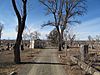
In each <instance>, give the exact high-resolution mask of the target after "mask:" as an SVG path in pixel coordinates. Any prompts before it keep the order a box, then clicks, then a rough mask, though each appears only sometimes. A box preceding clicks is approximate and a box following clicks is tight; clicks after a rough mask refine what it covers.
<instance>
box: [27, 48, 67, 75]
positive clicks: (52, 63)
mask: <svg viewBox="0 0 100 75" xmlns="http://www.w3.org/2000/svg"><path fill="white" fill-rule="evenodd" d="M38 57H39V59H38V60H36V61H35V64H33V66H32V69H31V70H30V71H29V73H28V74H27V75H67V74H66V73H65V71H64V69H63V64H61V63H59V61H58V59H57V55H56V50H55V49H44V50H43V52H42V53H41V54H40V55H39V56H38Z"/></svg>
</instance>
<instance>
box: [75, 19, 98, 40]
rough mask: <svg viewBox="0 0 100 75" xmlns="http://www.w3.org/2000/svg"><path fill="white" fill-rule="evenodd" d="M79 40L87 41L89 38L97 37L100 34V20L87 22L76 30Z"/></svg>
mask: <svg viewBox="0 0 100 75" xmlns="http://www.w3.org/2000/svg"><path fill="white" fill-rule="evenodd" d="M74 32H75V34H76V36H77V39H81V40H87V39H88V36H89V35H91V36H93V37H95V36H96V35H98V34H100V18H96V19H93V20H89V21H86V22H84V23H82V24H80V25H77V26H76V27H75V28H74Z"/></svg>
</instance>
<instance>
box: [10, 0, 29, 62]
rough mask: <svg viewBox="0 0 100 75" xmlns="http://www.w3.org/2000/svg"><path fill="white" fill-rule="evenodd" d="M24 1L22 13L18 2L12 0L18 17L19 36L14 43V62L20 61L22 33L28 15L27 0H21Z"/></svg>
mask: <svg viewBox="0 0 100 75" xmlns="http://www.w3.org/2000/svg"><path fill="white" fill-rule="evenodd" d="M21 2H22V4H23V5H22V14H21V13H20V12H19V10H18V8H17V4H16V0H12V5H13V8H14V11H15V14H16V16H17V19H18V33H17V38H16V42H15V45H14V62H15V63H20V61H21V59H20V45H21V40H22V34H23V30H24V28H25V21H26V16H27V0H21Z"/></svg>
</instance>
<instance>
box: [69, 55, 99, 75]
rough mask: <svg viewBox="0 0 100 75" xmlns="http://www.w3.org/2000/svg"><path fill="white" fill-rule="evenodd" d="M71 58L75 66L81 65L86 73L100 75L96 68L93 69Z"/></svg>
mask: <svg viewBox="0 0 100 75" xmlns="http://www.w3.org/2000/svg"><path fill="white" fill-rule="evenodd" d="M70 58H71V60H72V61H73V62H74V63H75V64H77V65H79V66H80V67H81V68H82V69H83V70H84V71H85V72H86V73H90V74H92V75H100V72H99V71H97V70H96V69H95V68H93V67H91V66H90V65H88V64H86V63H85V62H82V61H80V60H79V59H77V58H76V57H73V56H70Z"/></svg>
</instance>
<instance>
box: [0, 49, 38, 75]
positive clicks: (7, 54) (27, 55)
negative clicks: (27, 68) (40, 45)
mask: <svg viewBox="0 0 100 75" xmlns="http://www.w3.org/2000/svg"><path fill="white" fill-rule="evenodd" d="M39 52H40V50H39V49H34V50H30V49H25V50H24V51H21V61H22V62H27V61H28V62H29V61H30V62H31V61H32V60H33V58H35V56H36V54H38V53H39ZM13 59H14V55H13V50H11V51H3V52H0V75H8V74H9V73H11V72H12V71H16V72H17V71H19V70H20V69H21V67H23V66H24V65H25V64H15V63H14V62H13Z"/></svg>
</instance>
